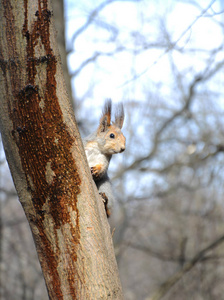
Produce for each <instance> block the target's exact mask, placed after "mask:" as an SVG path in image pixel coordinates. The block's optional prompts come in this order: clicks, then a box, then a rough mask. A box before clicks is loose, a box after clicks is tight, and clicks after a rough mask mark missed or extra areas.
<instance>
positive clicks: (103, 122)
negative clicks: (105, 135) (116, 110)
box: [98, 99, 112, 132]
mask: <svg viewBox="0 0 224 300" xmlns="http://www.w3.org/2000/svg"><path fill="white" fill-rule="evenodd" d="M111 110H112V102H111V99H107V100H106V102H105V104H104V108H103V115H102V117H101V119H100V125H99V127H98V132H104V131H106V130H107V128H108V127H109V126H110V125H111V124H110V122H111Z"/></svg>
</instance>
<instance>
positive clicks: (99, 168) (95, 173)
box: [90, 164, 102, 178]
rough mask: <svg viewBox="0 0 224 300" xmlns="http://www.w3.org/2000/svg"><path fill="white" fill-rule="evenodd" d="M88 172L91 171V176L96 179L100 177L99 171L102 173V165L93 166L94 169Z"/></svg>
mask: <svg viewBox="0 0 224 300" xmlns="http://www.w3.org/2000/svg"><path fill="white" fill-rule="evenodd" d="M90 170H91V174H92V176H94V177H96V178H98V177H99V176H100V173H101V171H102V165H100V164H99V165H95V166H94V167H91V168H90Z"/></svg>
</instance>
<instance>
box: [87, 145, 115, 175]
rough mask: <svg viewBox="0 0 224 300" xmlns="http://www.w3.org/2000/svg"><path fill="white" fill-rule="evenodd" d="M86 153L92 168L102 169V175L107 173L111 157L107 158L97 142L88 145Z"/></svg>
mask: <svg viewBox="0 0 224 300" xmlns="http://www.w3.org/2000/svg"><path fill="white" fill-rule="evenodd" d="M85 152H86V156H87V160H88V164H89V167H90V168H94V167H96V166H97V167H98V169H101V172H100V173H105V172H106V171H107V169H108V166H109V162H110V157H108V156H106V155H105V154H103V153H102V152H101V151H100V149H99V147H98V145H97V142H89V143H87V145H86V147H85Z"/></svg>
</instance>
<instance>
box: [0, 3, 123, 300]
mask: <svg viewBox="0 0 224 300" xmlns="http://www.w3.org/2000/svg"><path fill="white" fill-rule="evenodd" d="M0 7H1V10H0V34H1V36H0V87H1V95H0V101H1V109H0V129H1V133H2V139H3V144H4V149H5V152H6V156H7V160H8V163H9V166H10V170H11V173H12V176H13V180H14V183H15V186H16V189H17V192H18V195H19V199H20V202H21V204H22V206H23V208H24V211H25V214H26V217H27V219H28V222H29V224H30V227H31V230H32V233H33V237H34V241H35V244H36V248H37V252H38V255H39V260H40V263H41V267H42V270H43V274H44V278H45V281H46V285H47V289H48V294H49V297H50V299H122V292H121V286H120V280H119V276H118V271H117V266H116V261H115V257H114V250H113V246H112V240H111V235H110V230H109V226H108V223H107V220H106V215H105V211H104V207H103V203H101V202H100V200H99V199H98V198H97V197H98V195H97V191H96V188H95V186H94V185H93V181H92V179H91V175H90V172H89V170H88V166H87V163H86V158H85V154H84V151H83V147H82V143H81V140H80V136H79V132H78V129H77V127H76V123H75V119H74V116H73V113H72V109H71V106H70V102H69V99H68V96H67V93H66V92H65V86H64V80H63V78H62V72H61V65H60V58H59V55H58V50H57V47H56V42H55V36H54V30H53V25H52V10H51V7H50V4H49V3H48V1H47V0H36V1H34V0H17V1H10V0H0Z"/></svg>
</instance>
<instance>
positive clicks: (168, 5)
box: [0, 0, 224, 300]
mask: <svg viewBox="0 0 224 300" xmlns="http://www.w3.org/2000/svg"><path fill="white" fill-rule="evenodd" d="M53 4H54V17H55V22H56V27H57V31H58V36H59V44H60V45H61V47H60V48H61V55H62V60H63V61H64V62H65V61H66V54H67V60H68V69H69V74H68V73H67V72H66V65H65V64H64V66H65V69H64V70H65V74H66V78H67V83H68V84H67V85H68V89H69V93H70V95H72V96H71V100H72V101H73V107H74V110H75V113H76V112H78V113H77V115H79V116H81V118H80V119H79V120H78V121H79V125H80V131H81V133H82V134H83V135H87V134H88V133H89V132H91V131H93V130H94V129H95V128H96V126H97V122H98V119H99V115H100V111H101V107H102V104H103V102H104V99H105V98H108V97H111V98H112V100H113V101H114V102H115V103H116V102H118V101H123V103H124V106H125V113H126V119H125V127H124V133H125V135H126V138H127V148H126V151H125V152H124V153H123V154H122V155H117V156H116V157H114V158H113V161H112V165H111V168H110V176H111V178H112V179H113V185H114V190H115V194H116V198H117V200H118V201H117V204H116V207H115V208H114V213H113V216H112V218H111V219H110V223H111V228H112V229H113V228H115V231H114V245H115V249H116V254H117V260H118V265H119V270H120V275H121V280H122V284H123V289H124V295H125V299H127V300H136V299H140V300H141V299H148V300H149V299H161V298H162V297H163V299H166V300H168V299H170V300H171V299H172V300H175V299H176V300H179V299H183V300H185V299H186V300H187V299H195V300H197V299H224V296H223V294H224V286H223V281H224V245H223V244H222V242H223V235H224V222H223V219H224V207H223V192H224V180H223V177H224V175H223V174H224V172H223V165H224V129H223V128H224V121H223V120H224V101H223V94H224V77H223V70H224V51H223V48H224V5H223V2H222V1H221V0H220V1H218V0H216V1H215V0H213V1H199V0H197V1H184V0H183V1H175V0H169V1H162V0H160V1H154V0H151V1H147V0H136V1H135V0H133V1H131V0H130V1H125V0H123V1H122V0H121V1H116V0H106V1H90V0H89V1H88V0H85V1H81V3H76V2H74V1H71V0H66V1H64V6H63V2H62V1H59V0H54V1H53ZM63 10H64V16H65V25H66V26H65V28H66V29H65V30H64V27H63V21H62V17H63ZM64 32H65V33H66V39H65V40H66V48H64V47H63V45H64V41H63V38H64ZM65 49H66V50H65ZM69 76H70V78H71V87H70V86H69V85H70V79H69ZM96 107H97V108H96ZM0 155H1V156H0V163H1V165H0V197H1V198H0V208H1V211H0V243H1V244H0V267H1V281H0V285H1V286H0V291H1V293H0V295H1V299H4V300H8V299H18V300H19V299H38V300H40V299H46V298H47V294H46V289H45V286H44V281H43V278H42V274H41V270H40V267H39V262H38V260H37V257H36V254H35V249H34V246H33V241H32V237H31V233H30V230H29V228H28V224H27V221H26V219H25V216H24V213H23V210H22V208H21V207H20V204H19V202H18V201H17V199H16V194H15V192H14V188H13V184H12V181H11V178H10V175H9V171H8V169H7V164H6V162H5V158H4V154H3V150H2V148H1V152H0ZM156 297H157V298H156Z"/></svg>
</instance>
